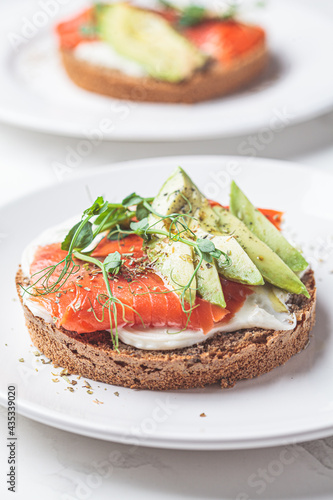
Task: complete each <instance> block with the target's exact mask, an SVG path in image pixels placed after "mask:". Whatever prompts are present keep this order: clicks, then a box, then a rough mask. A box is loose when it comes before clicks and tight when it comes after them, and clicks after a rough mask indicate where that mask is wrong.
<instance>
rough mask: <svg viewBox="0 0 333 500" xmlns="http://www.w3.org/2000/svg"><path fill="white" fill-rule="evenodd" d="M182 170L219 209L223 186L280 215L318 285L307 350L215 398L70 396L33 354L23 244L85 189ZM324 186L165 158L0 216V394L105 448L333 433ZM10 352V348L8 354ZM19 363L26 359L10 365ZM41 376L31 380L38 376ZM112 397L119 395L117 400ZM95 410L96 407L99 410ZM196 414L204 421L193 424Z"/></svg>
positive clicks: (20, 204)
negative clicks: (11, 394) (20, 280)
mask: <svg viewBox="0 0 333 500" xmlns="http://www.w3.org/2000/svg"><path fill="white" fill-rule="evenodd" d="M177 165H182V166H183V167H184V168H185V169H187V170H188V172H189V174H190V175H191V176H192V177H193V179H194V181H195V182H196V183H197V184H198V185H199V186H200V187H201V189H202V190H203V191H204V192H205V193H206V195H207V196H209V197H211V198H213V199H217V200H219V201H221V202H222V203H227V202H228V190H229V184H230V180H231V178H235V179H236V181H237V182H238V183H239V184H240V186H241V187H243V188H245V189H246V193H248V195H249V197H250V198H251V199H252V200H254V202H255V203H256V204H257V205H258V206H261V207H266V208H269V207H270V208H276V209H281V210H284V211H286V222H285V230H286V231H287V232H288V233H289V234H290V235H291V236H292V237H293V239H294V240H295V241H296V242H297V243H299V244H301V245H302V246H303V248H304V250H305V253H306V255H307V257H308V259H309V261H310V262H311V264H312V266H313V268H314V270H315V272H316V276H317V281H318V309H317V311H318V312H317V323H316V326H315V328H314V330H313V332H312V334H311V342H310V345H309V347H308V348H307V349H306V350H304V351H303V352H301V353H300V354H298V355H297V356H295V357H293V358H292V359H291V360H290V361H289V362H288V363H287V364H286V365H284V366H282V367H280V368H277V369H275V370H273V371H272V372H270V373H268V374H267V375H264V376H262V377H259V378H257V379H254V380H248V381H243V382H240V383H238V384H237V385H236V386H235V387H234V388H232V389H229V390H221V389H220V388H219V387H218V386H211V387H207V388H205V389H198V390H182V391H178V392H177V391H175V392H172V391H170V392H167V393H166V392H153V391H139V390H130V389H124V388H119V387H112V386H108V385H104V384H100V383H97V382H93V381H90V383H91V386H92V388H93V389H92V390H93V394H92V395H90V394H87V388H84V387H82V386H84V385H85V383H84V381H83V380H82V379H81V380H79V381H78V384H77V385H76V386H75V392H74V393H72V392H69V391H68V390H67V389H66V387H67V383H66V382H65V381H64V380H63V379H60V381H59V382H58V383H55V382H53V381H52V379H54V378H56V374H59V373H60V370H59V369H55V368H53V367H52V366H51V365H43V364H42V363H41V361H40V359H41V358H40V357H36V356H35V355H34V354H33V353H34V351H35V348H33V347H32V346H31V342H30V339H29V335H28V332H27V330H26V328H25V325H24V320H23V313H22V311H21V306H20V304H19V302H18V299H15V297H16V291H15V286H14V276H15V273H16V270H17V266H18V263H19V261H20V255H21V251H22V249H23V248H24V247H25V245H26V244H27V243H28V242H29V241H30V240H31V239H32V238H34V237H35V236H36V235H37V234H38V233H39V232H41V231H42V230H44V229H45V228H47V227H48V226H50V225H53V224H56V223H58V222H59V221H62V220H64V219H66V218H68V217H69V216H71V215H73V214H75V213H79V212H80V211H81V210H82V209H84V208H85V207H86V206H87V203H89V201H90V200H89V199H88V196H87V189H86V187H87V186H88V187H89V190H90V192H91V194H92V196H93V197H96V196H97V195H100V194H103V195H106V196H107V197H108V199H112V200H120V199H122V197H124V196H125V195H127V194H128V193H129V192H131V191H133V190H134V189H135V190H136V191H137V192H138V193H142V194H143V195H146V196H148V195H152V194H154V193H156V191H157V189H158V188H159V187H160V185H161V183H162V182H163V180H164V179H165V178H166V176H167V175H168V173H169V172H171V170H172V169H174V167H175V166H177ZM332 188H333V177H332V176H331V175H327V174H324V173H318V172H316V171H315V170H311V169H309V168H306V167H304V168H300V167H298V166H295V165H294V164H291V163H283V162H277V161H272V160H258V159H256V160H250V159H244V158H237V157H234V158H232V157H209V156H208V157H172V158H164V159H160V158H157V159H149V160H140V161H132V162H127V163H123V164H119V165H116V166H111V167H106V168H101V169H95V170H94V171H93V172H91V173H90V174H86V175H84V176H82V177H79V178H77V179H75V180H72V181H70V182H67V183H63V184H60V185H59V184H57V185H55V186H52V187H49V188H48V189H44V190H43V191H39V192H37V193H35V194H31V195H29V196H26V197H25V198H22V199H20V200H18V201H16V202H13V203H11V204H10V205H7V206H5V207H2V208H1V209H0V221H1V225H0V233H1V238H2V239H1V245H0V260H1V262H2V276H1V281H0V303H1V311H2V312H1V344H0V345H1V349H0V366H1V377H0V384H1V389H0V396H1V399H0V401H1V403H2V404H5V402H6V392H7V385H8V384H15V385H16V386H17V391H18V410H19V412H20V413H22V414H24V415H26V416H29V417H31V418H33V419H35V420H38V421H40V422H44V423H46V424H49V425H52V426H55V427H59V428H61V429H66V430H69V431H72V432H76V433H80V434H84V435H88V436H93V437H97V438H102V439H106V440H111V441H119V442H125V443H133V444H139V445H149V446H158V447H166V448H182V449H232V448H248V447H260V446H269V445H275V444H283V443H291V442H295V441H300V440H306V439H310V438H317V437H323V436H325V435H329V434H332V433H333V384H332V380H333V312H332V292H333V273H332V271H333V224H332V222H333V213H332V210H331V204H332V201H331V193H332ZM6 344H7V345H6ZM20 358H24V362H19V359H20ZM36 368H37V369H38V372H37V371H36V370H35V369H36ZM116 391H117V392H118V393H119V396H117V395H115V394H114V392H116ZM96 398H97V400H98V401H101V402H102V403H103V404H98V402H94V401H96ZM201 413H205V414H206V417H200V414H201Z"/></svg>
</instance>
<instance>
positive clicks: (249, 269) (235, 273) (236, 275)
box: [192, 227, 264, 286]
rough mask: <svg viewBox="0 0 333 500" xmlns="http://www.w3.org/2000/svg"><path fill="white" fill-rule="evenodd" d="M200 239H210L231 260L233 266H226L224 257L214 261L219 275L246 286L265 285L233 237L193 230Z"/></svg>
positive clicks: (198, 229) (197, 229) (199, 229)
mask: <svg viewBox="0 0 333 500" xmlns="http://www.w3.org/2000/svg"><path fill="white" fill-rule="evenodd" d="M192 230H193V232H194V233H195V234H196V236H197V237H198V238H208V239H209V240H210V241H212V242H213V243H214V245H215V248H217V249H218V250H221V252H224V253H225V254H227V255H228V256H229V257H230V259H231V265H229V266H228V265H226V259H225V257H224V255H221V257H220V258H219V259H214V260H215V262H216V265H217V270H218V273H219V274H221V275H222V276H224V277H225V278H227V279H229V280H231V281H237V282H238V283H243V284H245V285H253V286H256V285H263V284H264V280H263V278H262V276H261V274H260V272H259V270H258V269H257V267H256V266H255V265H254V264H253V262H252V260H251V259H250V258H249V256H248V255H247V254H246V253H245V252H244V250H243V248H242V247H241V246H240V244H239V243H238V242H237V241H236V239H235V238H234V237H233V236H230V235H228V236H225V235H222V234H221V233H218V234H214V235H212V234H208V233H206V232H205V231H203V230H202V229H201V228H199V227H197V228H194V227H193V228H192Z"/></svg>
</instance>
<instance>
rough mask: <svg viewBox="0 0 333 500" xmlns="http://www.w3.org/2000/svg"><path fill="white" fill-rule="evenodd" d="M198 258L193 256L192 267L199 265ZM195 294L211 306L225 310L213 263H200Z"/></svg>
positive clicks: (218, 279)
mask: <svg viewBox="0 0 333 500" xmlns="http://www.w3.org/2000/svg"><path fill="white" fill-rule="evenodd" d="M199 261H200V259H199V256H198V255H196V254H195V255H194V266H195V267H196V266H197V265H198V264H199ZM196 277H197V292H198V294H199V295H200V297H201V298H203V299H204V300H207V302H210V303H211V304H215V305H216V306H220V307H223V308H225V307H226V303H225V299H224V295H223V290H222V285H221V281H220V277H219V274H218V272H217V268H216V264H215V262H214V261H213V262H206V261H205V260H203V261H202V263H201V265H200V267H199V269H198V271H197V274H196Z"/></svg>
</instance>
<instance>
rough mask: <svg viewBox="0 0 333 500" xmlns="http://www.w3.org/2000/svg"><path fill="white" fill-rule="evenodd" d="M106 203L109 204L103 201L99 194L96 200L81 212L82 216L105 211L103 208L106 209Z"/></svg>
mask: <svg viewBox="0 0 333 500" xmlns="http://www.w3.org/2000/svg"><path fill="white" fill-rule="evenodd" d="M108 205H109V204H108V202H107V201H106V202H104V198H103V196H99V197H98V198H96V200H95V201H94V203H93V204H92V205H91V207H89V208H87V209H86V210H85V211H84V212H83V216H91V217H92V216H93V215H99V214H101V213H102V212H105V210H107V208H108Z"/></svg>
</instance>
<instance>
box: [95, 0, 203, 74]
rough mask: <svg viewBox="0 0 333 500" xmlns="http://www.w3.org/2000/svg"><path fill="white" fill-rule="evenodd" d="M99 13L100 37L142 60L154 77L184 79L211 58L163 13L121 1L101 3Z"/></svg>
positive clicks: (115, 47)
mask: <svg viewBox="0 0 333 500" xmlns="http://www.w3.org/2000/svg"><path fill="white" fill-rule="evenodd" d="M95 15H96V21H97V30H98V33H99V36H100V38H101V39H102V40H104V41H105V42H107V43H109V44H110V45H112V47H113V48H114V49H115V50H116V51H117V52H118V53H119V54H120V55H122V56H124V57H126V58H127V59H130V60H133V61H136V62H138V63H139V64H141V65H142V67H143V68H145V70H146V71H147V73H148V74H149V75H150V76H152V77H153V78H157V79H158V80H165V81H168V82H175V83H176V82H180V81H182V80H184V79H186V78H189V77H191V76H192V74H193V72H194V71H195V70H197V69H199V68H202V67H203V66H204V65H205V63H206V61H207V57H206V56H205V55H204V54H203V53H202V52H200V51H199V50H198V49H197V47H195V45H193V44H192V43H191V42H190V41H189V40H187V39H186V38H185V37H184V36H182V35H181V34H179V33H178V32H177V31H176V30H174V29H173V28H172V26H171V25H170V24H169V23H168V22H167V21H166V20H165V19H163V17H162V16H160V15H159V14H156V13H154V12H151V11H148V10H144V9H140V8H138V7H134V6H132V5H130V4H128V3H127V2H120V3H115V4H112V5H103V4H99V5H97V6H96V7H95Z"/></svg>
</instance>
